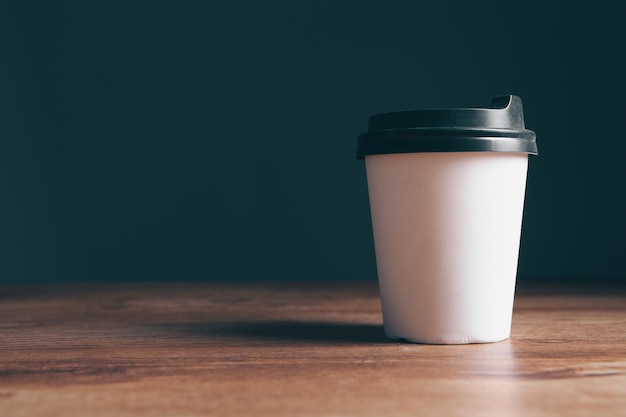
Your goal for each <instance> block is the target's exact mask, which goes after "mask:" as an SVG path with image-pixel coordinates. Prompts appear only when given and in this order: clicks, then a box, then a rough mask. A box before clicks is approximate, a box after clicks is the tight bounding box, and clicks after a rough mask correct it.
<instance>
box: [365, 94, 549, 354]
mask: <svg viewBox="0 0 626 417" xmlns="http://www.w3.org/2000/svg"><path fill="white" fill-rule="evenodd" d="M528 155H537V145H536V139H535V133H534V132H532V131H530V130H527V129H526V128H525V125H524V115H523V110H522V101H521V99H520V98H519V97H516V96H512V95H509V96H502V97H496V98H494V99H493V100H492V103H491V106H490V107H489V108H461V109H431V110H417V111H407V112H398V113H386V114H379V115H375V116H372V117H371V118H370V119H369V129H368V132H367V133H363V134H362V135H360V136H359V138H358V148H357V158H360V159H365V167H366V172H367V183H368V192H369V199H370V208H371V216H372V226H373V232H374V246H375V252H376V263H377V269H378V280H379V288H380V296H381V304H382V311H383V322H384V327H385V334H386V335H387V336H388V337H390V338H392V339H404V340H407V341H410V342H417V343H429V344H464V343H488V342H497V341H500V340H504V339H507V338H509V336H510V334H511V318H512V313H513V298H514V293H515V281H516V275H517V264H518V254H519V244H520V234H521V226H522V213H523V207H524V195H525V189H526V174H527V168H528Z"/></svg>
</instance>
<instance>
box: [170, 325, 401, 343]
mask: <svg viewBox="0 0 626 417" xmlns="http://www.w3.org/2000/svg"><path fill="white" fill-rule="evenodd" d="M159 327H160V328H161V330H165V329H164V328H166V329H167V330H168V331H170V332H171V331H174V332H175V333H177V335H186V336H189V337H203V338H215V337H218V338H228V339H238V340H242V339H243V340H246V341H259V340H262V341H268V340H271V341H275V342H281V341H283V342H292V343H293V342H303V343H304V342H306V343H319V344H355V343H361V344H380V343H394V341H393V340H390V339H388V338H387V337H386V336H385V333H384V331H383V326H382V325H375V324H365V323H333V322H317V321H298V320H280V321H234V322H221V323H209V322H201V323H167V324H161V325H159Z"/></svg>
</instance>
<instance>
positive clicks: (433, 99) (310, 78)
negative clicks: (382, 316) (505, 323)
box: [0, 0, 626, 282]
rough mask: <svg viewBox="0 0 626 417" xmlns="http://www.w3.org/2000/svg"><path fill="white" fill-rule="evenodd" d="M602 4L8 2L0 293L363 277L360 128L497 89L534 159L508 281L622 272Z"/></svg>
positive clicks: (611, 23) (616, 74)
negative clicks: (528, 137) (379, 116)
mask: <svg viewBox="0 0 626 417" xmlns="http://www.w3.org/2000/svg"><path fill="white" fill-rule="evenodd" d="M11 3H12V4H11ZM601 3H602V2H588V3H585V4H580V5H572V4H568V3H567V2H546V1H519V2H514V3H513V2H502V1H489V2H461V1H458V2H446V1H441V2H418V1H384V2H383V1H380V2H371V1H345V2H341V1H319V0H318V1H302V0H300V1H275V0H272V1H262V2H261V1H252V0H249V1H239V2H236V1H233V2H224V3H216V2H168V3H166V2H144V3H137V2H119V3H114V2H104V1H103V2H89V1H87V2H85V1H76V2H68V1H60V2H38V3H30V2H2V3H1V5H0V59H1V61H0V196H1V204H0V281H1V282H39V281H70V280H71V281H75V280H81V281H91V280H155V279H156V280H189V279H194V280H195V279H198V280H215V279H220V280H243V279H293V280H302V279H357V278H372V279H373V278H375V277H376V270H375V261H374V249H373V242H372V233H371V225H370V219H369V206H368V199H367V187H366V182H365V171H364V166H363V162H362V161H357V160H356V159H355V158H354V153H355V146H356V136H357V135H358V134H359V133H361V132H363V131H364V130H365V129H366V126H367V118H368V117H369V116H370V115H372V114H375V113H381V112H387V111H397V110H410V109H416V108H423V107H460V106H486V105H488V103H489V100H490V98H491V97H492V96H494V95H500V94H507V93H513V94H517V95H519V96H521V97H522V98H523V100H524V105H525V113H526V124H527V126H528V127H529V128H530V129H533V130H535V131H536V132H537V137H538V144H539V151H540V156H539V157H538V158H534V159H532V161H531V164H530V170H529V180H528V191H527V200H526V202H527V204H526V211H525V219H524V229H523V238H522V249H521V257H520V268H519V276H520V279H570V280H587V279H588V280H598V279H601V280H621V279H624V278H625V277H626V263H625V262H624V251H625V249H626V244H625V242H624V236H625V235H626V216H625V213H626V204H625V199H624V192H625V188H626V187H625V184H624V180H625V179H626V140H625V139H626V138H625V134H624V127H625V126H624V121H625V119H626V104H625V100H624V93H625V92H626V91H625V90H626V89H625V88H624V81H623V77H624V74H625V73H626V66H625V65H624V41H625V40H626V32H625V30H624V29H623V27H624V25H623V22H624V20H625V18H626V15H625V14H624V10H623V9H624V8H623V6H617V4H618V2H615V4H616V5H615V6H610V7H609V6H602V5H601ZM563 6H565V7H566V8H563Z"/></svg>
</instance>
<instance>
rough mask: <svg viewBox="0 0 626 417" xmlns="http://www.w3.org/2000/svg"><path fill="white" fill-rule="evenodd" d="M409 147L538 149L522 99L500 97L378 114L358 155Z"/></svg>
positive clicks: (436, 149) (362, 137)
mask: <svg viewBox="0 0 626 417" xmlns="http://www.w3.org/2000/svg"><path fill="white" fill-rule="evenodd" d="M409 152H521V153H527V154H530V155H537V142H536V138H535V132H533V131H532V130H527V129H526V127H525V126H524V111H523V109H522V99H520V98H519V97H517V96H513V95H508V96H500V97H494V98H493V99H492V100H491V106H490V107H489V108H487V109H473V108H467V109H430V110H415V111H404V112H397V113H384V114H377V115H375V116H372V117H370V119H369V129H368V131H367V133H363V134H362V135H360V136H359V138H358V147H357V158H359V159H363V158H364V157H365V156H366V155H376V154H388V153H409Z"/></svg>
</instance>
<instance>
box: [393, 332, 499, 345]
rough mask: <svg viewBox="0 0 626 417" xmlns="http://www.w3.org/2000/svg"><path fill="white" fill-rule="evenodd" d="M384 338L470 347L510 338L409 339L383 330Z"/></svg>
mask: <svg viewBox="0 0 626 417" xmlns="http://www.w3.org/2000/svg"><path fill="white" fill-rule="evenodd" d="M385 336H387V337H388V338H389V339H393V340H398V341H402V342H408V343H417V344H422V345H470V344H480V343H496V342H502V341H503V340H507V339H509V338H510V337H511V335H510V333H509V334H506V335H488V336H485V335H483V336H475V335H471V334H457V335H437V336H432V337H410V336H408V337H407V336H396V335H393V334H391V333H389V332H387V331H386V330H385Z"/></svg>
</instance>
